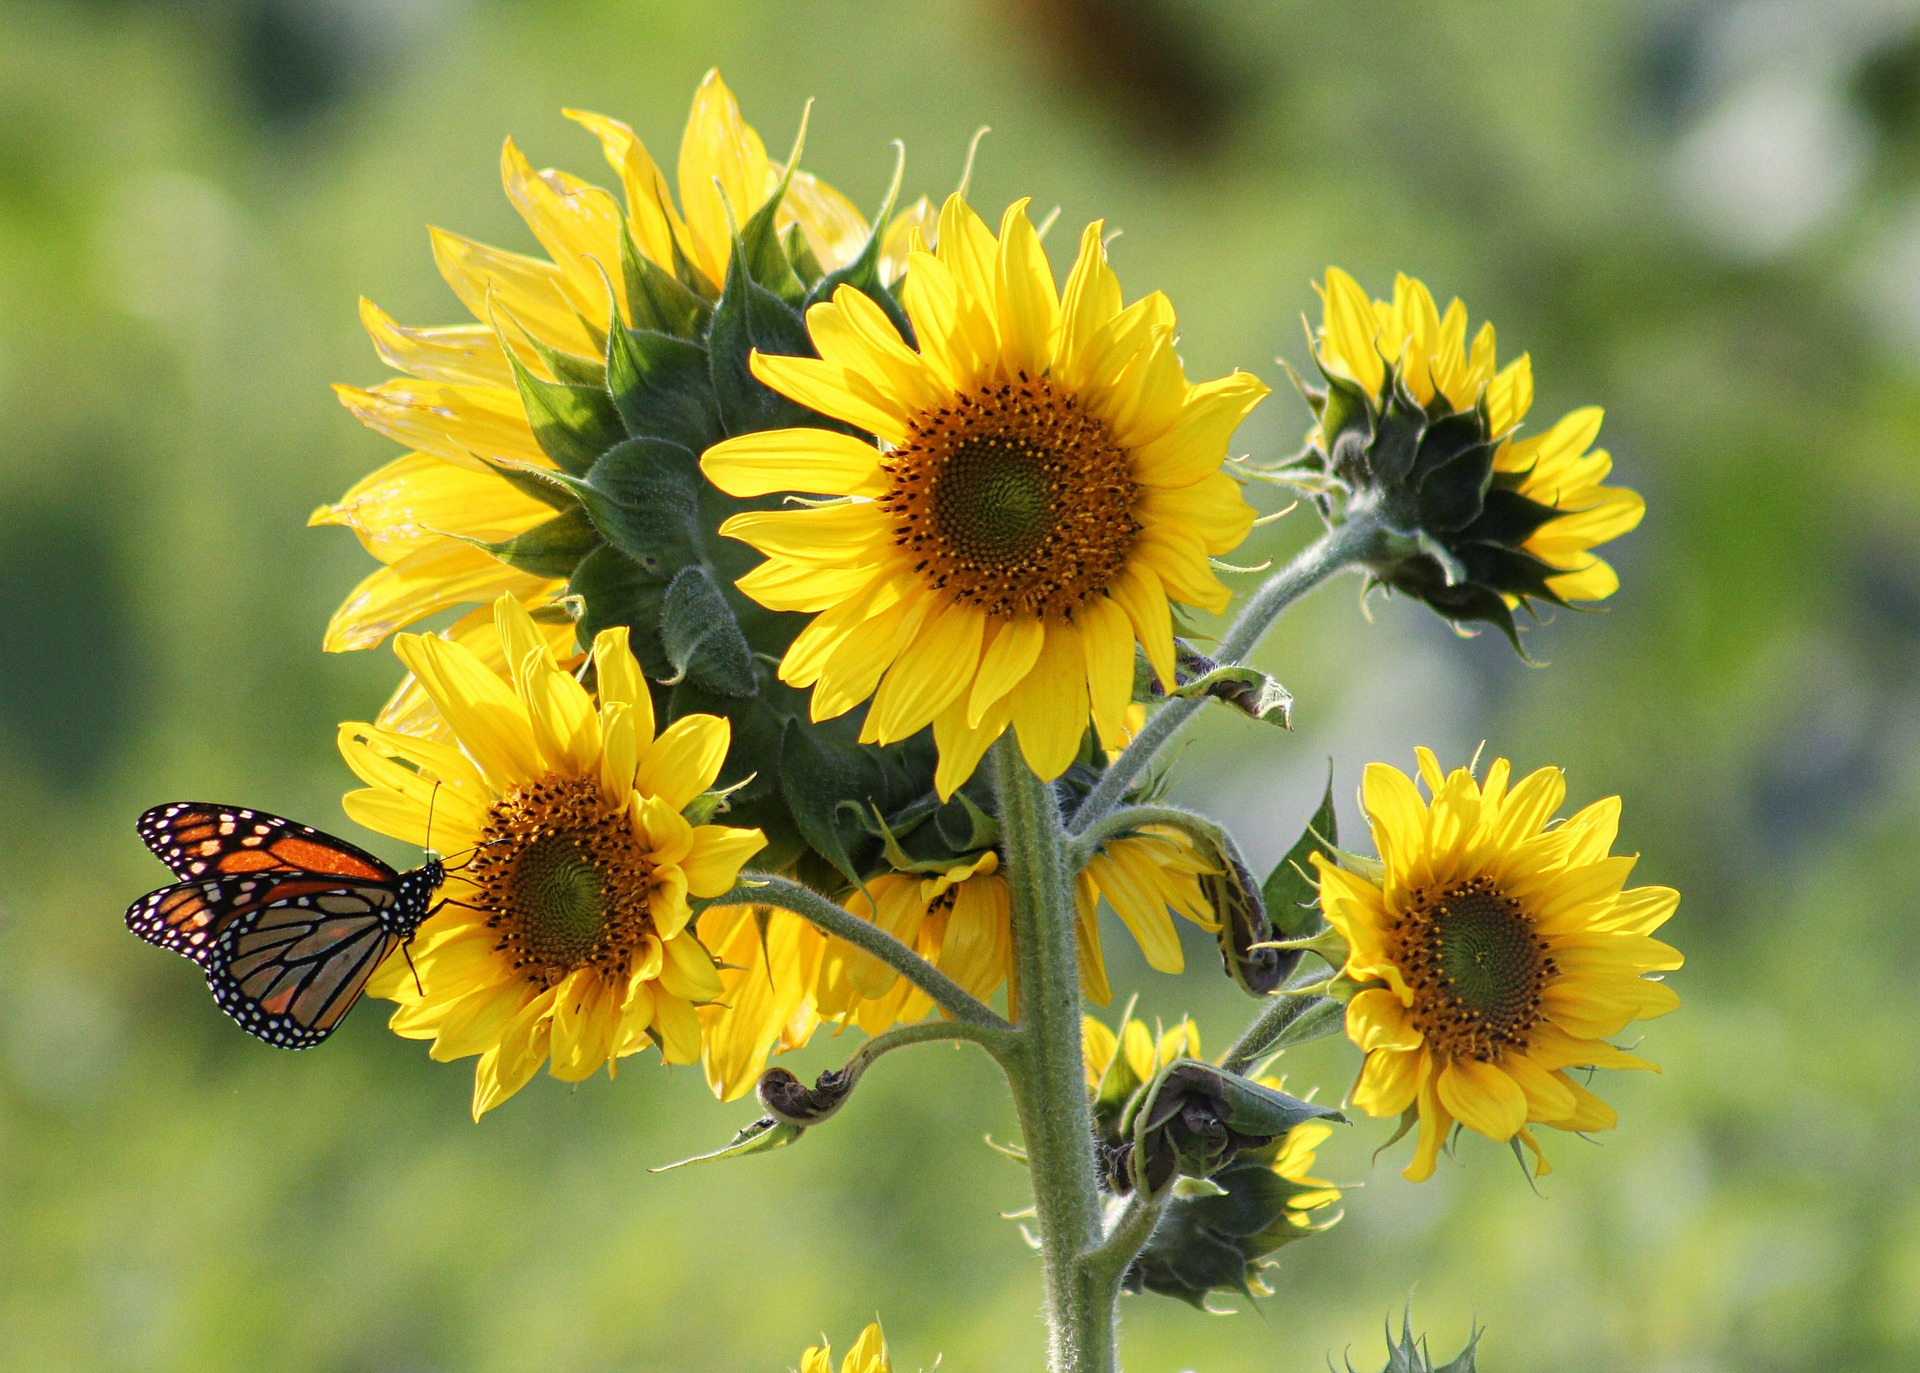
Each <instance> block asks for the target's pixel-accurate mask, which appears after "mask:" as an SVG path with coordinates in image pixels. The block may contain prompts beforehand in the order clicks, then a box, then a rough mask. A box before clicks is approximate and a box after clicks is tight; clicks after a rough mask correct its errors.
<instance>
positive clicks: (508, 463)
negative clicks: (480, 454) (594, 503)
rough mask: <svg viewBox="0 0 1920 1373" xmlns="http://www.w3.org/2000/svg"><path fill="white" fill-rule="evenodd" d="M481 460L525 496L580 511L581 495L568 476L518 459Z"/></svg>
mask: <svg viewBox="0 0 1920 1373" xmlns="http://www.w3.org/2000/svg"><path fill="white" fill-rule="evenodd" d="M480 461H481V462H483V463H485V464H486V465H487V467H488V469H489V470H490V471H492V472H493V473H494V474H495V475H496V476H498V477H500V478H501V479H502V480H503V481H505V482H506V483H507V484H508V485H510V486H512V487H513V489H514V490H516V491H518V492H519V493H520V494H521V495H523V496H531V497H533V499H535V500H536V501H540V502H542V503H543V504H546V505H550V506H552V507H553V508H554V509H555V510H560V511H567V510H578V509H579V508H580V493H579V491H578V490H577V489H576V487H575V485H574V481H573V479H572V478H569V477H567V476H566V475H565V474H564V473H560V472H556V471H554V470H553V469H552V468H551V467H541V466H539V465H538V464H537V463H531V462H521V461H519V460H518V459H514V458H481V459H480Z"/></svg>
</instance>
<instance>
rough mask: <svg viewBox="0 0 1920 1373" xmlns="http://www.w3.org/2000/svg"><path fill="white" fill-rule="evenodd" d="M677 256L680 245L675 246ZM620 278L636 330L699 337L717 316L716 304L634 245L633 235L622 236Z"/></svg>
mask: <svg viewBox="0 0 1920 1373" xmlns="http://www.w3.org/2000/svg"><path fill="white" fill-rule="evenodd" d="M674 251H675V255H676V256H677V255H678V253H679V244H678V243H676V244H675V245H674ZM620 279H621V283H622V286H623V288H624V290H625V293H626V297H627V317H628V318H629V319H630V320H631V321H632V324H633V327H634V328H636V329H651V330H653V331H654V332H655V333H660V334H671V335H673V336H674V337H675V338H688V339H697V338H699V337H700V335H701V333H702V332H704V331H705V329H706V326H707V321H708V320H710V319H712V318H713V307H712V306H711V305H709V304H708V303H707V302H706V301H704V300H702V299H701V298H700V297H699V296H698V295H696V294H695V293H694V292H693V291H692V290H690V289H689V288H688V287H687V286H686V285H685V284H684V283H683V282H682V281H681V280H680V278H679V277H677V276H675V275H674V274H673V273H672V272H669V271H667V270H666V269H665V268H663V267H661V266H660V265H659V264H658V263H656V262H654V261H652V260H651V259H650V258H647V257H645V256H643V255H642V254H641V252H640V250H639V249H638V248H637V247H635V246H634V242H633V235H632V234H631V233H628V232H625V231H624V230H623V231H622V232H621V235H620Z"/></svg>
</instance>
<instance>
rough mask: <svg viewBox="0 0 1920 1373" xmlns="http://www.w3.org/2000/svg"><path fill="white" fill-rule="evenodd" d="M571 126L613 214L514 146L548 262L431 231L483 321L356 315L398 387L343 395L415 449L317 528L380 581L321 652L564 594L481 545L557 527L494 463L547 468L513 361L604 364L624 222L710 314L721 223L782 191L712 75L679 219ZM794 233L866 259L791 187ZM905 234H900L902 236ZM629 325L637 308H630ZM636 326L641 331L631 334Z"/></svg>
mask: <svg viewBox="0 0 1920 1373" xmlns="http://www.w3.org/2000/svg"><path fill="white" fill-rule="evenodd" d="M567 117H568V118H569V119H572V120H573V121H575V122H576V123H578V124H580V125H582V126H583V127H585V128H586V129H587V130H588V131H589V132H590V133H592V134H593V135H594V136H595V137H597V138H598V139H599V140H600V144H601V147H602V149H603V150H604V152H605V154H606V158H607V161H608V162H609V163H610V164H611V165H612V167H613V169H614V171H615V172H617V173H618V174H619V179H620V188H621V193H620V195H619V197H618V198H616V196H615V195H614V194H613V193H611V192H608V191H605V190H602V189H601V188H600V187H598V186H594V185H591V184H590V183H588V182H586V181H583V180H580V179H579V178H577V177H574V176H570V175H568V174H567V173H565V172H560V171H536V170H535V169H534V168H533V166H532V165H531V164H530V163H529V162H528V161H527V159H526V157H525V156H524V155H523V154H522V153H521V151H520V149H519V148H518V147H517V146H515V144H514V143H513V141H512V140H508V142H507V144H506V147H505V149H504V151H503V152H502V154H501V176H502V178H503V180H504V181H505V183H506V192H507V197H508V199H509V200H511V201H512V202H513V206H514V208H515V209H516V210H518V211H519V213H520V216H521V218H522V219H524V220H525V221H526V223H527V227H528V228H529V229H531V230H532V232H533V236H534V238H535V239H536V240H537V241H538V242H539V244H540V246H541V248H542V249H543V250H544V251H545V253H546V254H547V257H546V258H544V259H543V258H536V257H528V256H525V255H523V254H520V253H513V252H506V251H503V250H502V249H498V248H492V247H488V246H487V245H486V244H483V243H477V242H475V241H473V240H472V239H468V238H463V237H461V236H460V235H458V234H452V233H448V232H446V231H444V230H440V229H435V230H434V231H433V256H434V262H435V263H436V265H437V266H438V267H439V269H440V274H441V275H442V276H443V277H444V278H446V281H447V284H448V285H449V286H451V287H452V288H453V292H454V294H455V295H456V296H458V297H459V299H460V302H461V303H462V304H463V305H465V306H466V307H467V309H468V311H469V312H470V313H471V314H472V316H473V318H474V320H475V321H477V322H476V323H472V324H456V325H450V326H445V327H436V328H425V329H419V328H409V327H406V326H403V325H400V324H397V323H395V322H394V320H393V319H391V318H390V317H389V316H387V315H386V314H385V313H383V312H382V311H381V310H380V309H379V308H377V307H376V306H375V305H373V304H372V302H370V301H362V302H361V307H360V317H361V320H362V322H363V323H364V324H365V325H366V328H367V332H368V333H369V334H371V335H372V337H373V344H374V348H375V350H376V351H377V352H378V353H379V354H380V358H381V360H382V361H383V362H385V363H386V364H387V365H388V366H390V367H392V368H393V369H394V370H396V371H398V372H401V373H403V374H405V375H404V376H402V377H400V378H396V379H394V380H392V381H386V382H382V383H381V384H379V385H377V386H373V387H370V388H361V387H356V386H338V387H336V388H334V389H335V390H336V391H337V392H338V394H339V396H340V399H341V401H342V402H343V403H344V404H345V405H346V407H347V409H348V410H350V411H352V412H353V414H354V416H355V417H356V418H358V419H359V420H360V421H361V422H362V423H363V424H365V425H367V427H369V428H370V429H373V430H375V431H377V432H378V433H381V434H384V435H385V436H387V437H388V438H391V439H393V440H395V441H396V442H398V443H400V444H403V445H405V446H406V447H407V448H409V449H411V450H413V451H411V452H409V453H408V454H407V455H406V456H404V457H402V458H399V459H396V460H395V461H393V462H391V463H389V464H388V465H387V466H385V467H383V468H381V469H380V470H379V471H377V472H375V473H373V474H372V475H371V476H369V477H367V478H366V479H365V480H364V481H361V482H360V483H358V484H357V485H356V486H354V487H353V489H352V490H350V491H348V492H347V494H346V495H345V496H343V497H342V498H341V499H340V500H339V501H338V502H337V503H336V504H333V505H325V506H322V507H320V509H318V510H316V511H315V512H314V513H313V516H312V517H311V519H310V520H309V523H310V524H316V525H318V524H333V525H344V526H346V527H347V528H350V529H352V530H353V531H354V532H355V533H356V534H357V535H359V537H360V541H361V543H362V544H363V545H364V546H365V547H366V550H367V551H368V552H369V553H371V554H373V556H374V557H375V558H377V559H379V560H380V562H381V563H382V564H383V566H382V567H381V568H380V569H379V570H378V571H376V572H374V573H373V574H372V575H371V576H369V577H368V578H367V579H366V580H365V581H363V582H362V583H361V584H360V585H359V586H358V587H356V588H354V590H353V592H352V593H351V594H350V595H349V596H348V597H347V600H346V602H345V603H344V604H343V605H341V607H340V609H339V610H338V611H337V612H335V614H334V616H333V619H332V622H331V623H330V624H329V625H328V626H327V634H326V647H327V649H328V650H329V651H340V650H344V649H355V648H370V647H372V646H374V645H376V644H378V643H380V642H381V641H382V640H383V639H385V638H386V637H387V635H389V634H391V633H392V632H393V631H394V630H396V629H400V628H404V627H405V626H407V625H409V624H412V623H413V622H414V621H416V620H419V619H421V618H423V617H425V616H427V615H431V614H434V613H436V612H438V611H440V610H444V609H446V608H448V607H452V606H459V605H469V604H474V603H478V604H479V605H480V606H481V609H480V610H478V611H476V612H475V613H474V616H473V617H472V618H474V619H477V620H480V621H484V620H485V619H486V618H487V615H488V612H487V611H486V609H485V606H486V604H487V603H488V602H490V601H492V600H493V598H494V597H495V596H497V595H499V594H500V593H502V592H506V593H509V594H511V595H513V596H514V597H515V598H516V599H518V600H519V601H520V602H521V603H522V604H525V605H528V606H534V605H539V604H541V603H543V602H546V601H549V600H551V599H553V598H554V597H555V596H557V595H558V594H560V593H561V592H562V591H563V590H564V589H565V586H566V576H565V572H564V571H559V573H558V575H554V573H553V572H548V573H542V572H541V571H539V570H537V569H536V570H527V569H526V568H525V567H516V566H514V565H512V564H511V563H510V562H507V561H503V560H502V559H501V558H499V557H496V556H495V555H494V553H492V552H490V551H489V550H488V549H486V548H482V547H479V546H478V545H479V544H494V545H499V544H501V543H503V542H504V541H506V540H509V539H512V538H514V537H516V536H521V535H525V534H527V533H528V531H530V530H533V529H534V528H536V527H537V526H540V525H543V524H547V523H549V522H551V521H553V520H554V518H555V510H554V507H553V506H552V505H549V504H548V503H546V502H545V501H542V500H540V499H537V498H536V497H534V496H532V495H529V494H527V492H526V490H525V489H523V487H522V486H521V485H517V484H514V483H510V482H509V481H507V480H505V479H504V478H502V477H501V476H500V475H499V473H498V471H497V470H496V469H494V468H492V467H490V466H489V465H488V464H489V463H490V462H492V463H504V464H506V465H507V466H509V467H511V466H514V465H516V464H517V465H522V466H525V465H531V466H533V467H535V468H541V469H551V468H553V467H554V465H555V464H554V461H553V459H552V458H551V457H550V456H549V455H548V454H547V452H546V451H545V450H544V449H543V448H542V446H541V444H540V442H539V440H538V439H536V438H535V436H534V431H533V427H532V425H531V424H530V422H529V420H528V417H527V410H526V405H525V403H524V401H523V399H522V397H521V393H520V390H519V388H518V386H517V385H516V382H515V379H514V374H513V369H512V365H511V364H510V363H509V361H508V356H507V352H506V349H507V347H508V346H511V347H512V348H513V350H514V356H515V358H516V359H517V360H518V362H519V363H520V365H521V366H522V367H525V368H526V369H528V371H529V372H530V373H531V374H532V375H533V376H535V377H537V378H538V379H539V380H541V381H555V380H565V381H574V380H576V378H575V377H573V376H571V375H568V376H564V377H562V376H560V375H559V374H558V373H557V372H556V370H555V367H556V363H558V365H559V366H560V368H561V369H562V370H565V369H567V368H570V367H579V366H582V365H586V364H588V363H589V362H597V360H599V359H601V358H602V357H603V355H604V352H605V348H606V335H607V330H608V327H609V325H610V323H611V322H612V319H613V314H612V311H613V309H614V304H613V301H614V297H615V295H617V294H619V293H618V292H616V291H613V290H611V289H610V286H609V283H610V282H611V283H618V282H620V281H621V279H622V267H621V229H622V224H623V222H624V224H625V227H626V229H627V231H628V232H629V233H630V234H631V236H632V241H633V244H634V247H635V249H636V250H637V251H638V253H639V254H640V255H641V256H642V257H643V258H645V259H646V260H647V261H649V262H651V263H653V264H655V265H656V266H658V267H660V268H662V269H664V270H665V271H666V272H667V273H668V274H669V275H671V274H673V273H674V269H675V265H676V262H678V263H680V264H683V266H684V270H683V271H682V272H681V273H680V275H682V276H683V277H688V278H690V279H691V280H692V281H693V282H694V284H695V287H696V288H698V289H697V294H699V295H702V296H704V297H705V299H707V300H708V301H709V302H710V301H711V300H712V298H713V296H714V294H715V293H717V292H718V290H719V287H720V286H721V284H722V283H723V281H724V279H725V276H726V268H727V256H728V252H729V250H730V248H731V244H732V237H731V233H730V231H729V229H728V222H727V213H728V208H729V207H731V210H732V213H733V214H734V215H735V216H736V218H737V219H738V221H739V222H741V223H744V222H746V220H747V219H748V218H749V217H750V216H751V215H752V214H753V212H754V211H755V210H756V209H758V208H759V207H760V206H761V205H762V204H764V203H765V202H766V200H767V198H768V197H769V195H770V194H771V193H772V192H773V191H774V189H775V188H776V187H777V186H778V184H779V182H780V177H781V168H780V167H779V166H778V165H777V164H775V163H773V162H771V161H770V160H769V159H768V157H767V151H766V148H765V146H764V145H763V144H762V143H761V141H760V136H759V135H758V134H756V133H755V132H754V131H753V129H752V127H751V126H749V125H748V124H747V123H746V122H745V121H744V120H743V119H742V118H741V116H740V107H739V105H738V103H737V102H736V101H735V100H734V97H733V94H732V92H730V91H729V90H728V89H727V87H726V85H725V83H724V82H722V81H721V80H720V76H719V73H718V72H709V73H708V74H707V77H706V79H705V80H704V81H702V82H701V84H700V88H699V90H698V91H697V92H696V93H695V95H694V99H693V109H692V112H691V113H690V114H689V116H688V118H687V127H686V133H685V136H684V138H683V139H682V141H681V145H680V159H679V183H680V207H683V208H684V213H682V208H677V207H676V206H675V204H674V200H673V196H672V194H671V192H670V191H669V190H668V186H667V180H666V177H665V176H664V175H663V174H662V172H661V170H660V168H659V167H658V166H657V165H656V164H655V163H654V160H653V158H652V157H651V156H650V155H649V154H648V152H647V150H646V147H645V146H644V145H643V144H642V143H641V141H640V140H639V138H638V137H637V136H635V134H634V132H633V130H632V129H630V128H628V127H627V126H626V125H625V124H622V123H620V122H619V121H618V120H614V119H608V118H606V117H605V116H602V115H597V114H587V113H584V112H581V111H578V110H569V111H567ZM777 223H778V224H779V225H780V227H781V228H783V229H784V228H786V227H788V226H794V227H797V228H798V230H799V231H800V233H801V234H802V235H803V237H804V239H805V242H806V246H807V248H808V250H809V251H810V252H811V253H812V255H813V257H814V259H815V260H816V261H817V262H818V263H819V264H820V266H821V267H822V268H823V269H824V270H827V271H832V270H834V269H836V268H838V267H841V266H844V265H845V264H846V263H847V262H849V261H851V260H852V258H853V257H854V256H855V255H856V254H858V253H859V251H860V250H861V248H862V246H863V245H864V244H865V243H866V240H867V235H868V226H867V222H866V219H865V218H864V217H863V216H862V215H861V214H860V212H859V211H858V210H856V209H855V208H854V207H853V206H852V205H851V204H850V203H849V202H848V201H847V200H846V198H845V197H844V196H842V195H840V193H839V192H837V191H835V190H834V189H833V188H832V187H830V186H828V185H826V184H825V183H823V182H821V181H818V180H817V179H815V178H814V177H812V176H809V175H808V174H807V173H805V172H796V173H795V175H794V177H793V178H792V180H791V182H790V183H789V185H788V187H787V191H786V196H785V198H784V200H783V201H782V204H781V207H780V210H779V212H778V217H777ZM902 232H903V233H904V229H903V231H902ZM903 241H904V240H903ZM620 309H621V310H622V314H623V318H624V316H625V314H626V312H627V311H628V310H629V309H630V306H629V305H628V304H627V302H625V301H624V300H623V301H622V302H621V304H620ZM627 322H628V323H631V320H628V321H627Z"/></svg>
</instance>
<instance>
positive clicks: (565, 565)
mask: <svg viewBox="0 0 1920 1373" xmlns="http://www.w3.org/2000/svg"><path fill="white" fill-rule="evenodd" d="M455 537H459V536H457V535H456V536H455ZM463 542H467V543H472V544H474V545H475V546H476V547H479V548H484V549H486V551H487V552H489V553H491V554H492V555H493V556H494V557H496V558H498V559H499V560H500V561H501V562H503V563H505V564H506V565H507V566H509V567H513V568H518V569H519V570H520V571H522V572H529V573H532V574H533V575H534V576H536V577H571V576H572V575H573V572H574V569H575V568H577V567H578V566H579V565H580V560H581V559H582V558H585V557H586V556H587V555H588V554H589V553H591V552H593V550H594V549H596V548H598V547H600V531H599V530H597V529H595V528H594V527H593V521H592V520H590V519H588V518H587V512H586V511H585V510H583V509H580V508H579V507H577V506H576V507H575V508H574V509H572V510H569V511H566V512H565V513H564V514H560V515H556V516H554V517H553V518H552V519H550V520H548V521H546V522H545V523H544V524H537V525H535V526H534V527H533V528H532V529H529V530H526V531H525V532H523V533H519V534H515V535H514V536H513V537H512V538H510V539H502V540H501V541H500V542H498V543H487V542H485V541H484V540H480V539H466V540H463Z"/></svg>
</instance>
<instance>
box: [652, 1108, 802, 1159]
mask: <svg viewBox="0 0 1920 1373" xmlns="http://www.w3.org/2000/svg"><path fill="white" fill-rule="evenodd" d="M805 1133H806V1127H805V1126H803V1125H793V1124H790V1123H788V1122H787V1121H784V1120H775V1119H774V1118H773V1117H772V1116H762V1117H760V1119H758V1120H756V1121H754V1122H753V1123H752V1124H750V1125H746V1126H743V1127H742V1128H741V1129H739V1130H738V1131H736V1132H735V1133H734V1136H733V1138H732V1140H730V1141H729V1142H728V1143H727V1144H726V1146H725V1147H724V1148H720V1149H715V1150H714V1151H713V1152H712V1153H710V1154H695V1155H694V1156H693V1157H692V1158H683V1159H681V1160H679V1161H678V1162H677V1163H663V1164H661V1165H660V1166H659V1167H658V1168H649V1169H648V1170H647V1171H648V1172H649V1173H670V1172H672V1171H673V1170H674V1169H675V1168H685V1167H687V1166H688V1165H689V1164H693V1163H712V1162H713V1161H714V1160H716V1159H723V1158H745V1157H746V1156H747V1155H748V1154H764V1153H768V1152H770V1151H772V1150H774V1149H784V1148H785V1147H786V1146H787V1145H789V1144H791V1143H793V1142H794V1141H795V1140H796V1139H799V1138H800V1136H801V1135H803V1134H805Z"/></svg>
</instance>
